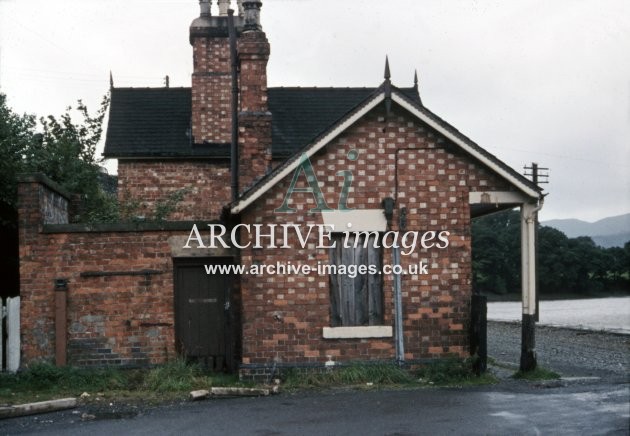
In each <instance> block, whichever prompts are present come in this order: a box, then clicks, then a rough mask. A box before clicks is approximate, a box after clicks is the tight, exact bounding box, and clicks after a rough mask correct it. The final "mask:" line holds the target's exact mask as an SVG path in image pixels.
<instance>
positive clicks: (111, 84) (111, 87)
mask: <svg viewBox="0 0 630 436" xmlns="http://www.w3.org/2000/svg"><path fill="white" fill-rule="evenodd" d="M113 88H114V76H113V75H112V70H109V89H113Z"/></svg>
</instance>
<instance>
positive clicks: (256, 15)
mask: <svg viewBox="0 0 630 436" xmlns="http://www.w3.org/2000/svg"><path fill="white" fill-rule="evenodd" d="M261 7H262V2H261V1H259V0H244V1H243V17H244V20H245V26H244V28H243V30H244V31H245V32H247V31H260V30H262V26H261V25H260V8H261Z"/></svg>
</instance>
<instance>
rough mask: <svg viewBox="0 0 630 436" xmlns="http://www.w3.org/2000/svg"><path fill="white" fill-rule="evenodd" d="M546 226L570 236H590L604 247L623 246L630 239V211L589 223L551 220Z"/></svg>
mask: <svg viewBox="0 0 630 436" xmlns="http://www.w3.org/2000/svg"><path fill="white" fill-rule="evenodd" d="M541 224H542V225H544V226H549V227H553V228H555V229H558V230H560V231H561V232H563V233H564V234H565V235H567V236H568V237H569V238H576V237H578V236H590V237H591V238H593V241H595V243H596V244H598V245H600V246H602V247H622V246H623V245H624V244H625V243H626V242H628V241H630V213H627V214H624V215H618V216H613V217H608V218H604V219H601V220H599V221H595V222H594V223H589V222H587V221H582V220H578V219H560V220H549V221H543V222H542V223H541Z"/></svg>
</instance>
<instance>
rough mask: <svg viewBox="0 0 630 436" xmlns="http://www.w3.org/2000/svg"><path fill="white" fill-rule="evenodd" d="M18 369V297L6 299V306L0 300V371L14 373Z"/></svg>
mask: <svg viewBox="0 0 630 436" xmlns="http://www.w3.org/2000/svg"><path fill="white" fill-rule="evenodd" d="M4 327H6V334H5V332H4V330H3V328H4ZM19 367H20V297H15V298H7V300H6V305H4V303H2V299H0V370H2V371H9V372H16V371H17V370H18V368H19Z"/></svg>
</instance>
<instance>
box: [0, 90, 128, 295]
mask: <svg viewBox="0 0 630 436" xmlns="http://www.w3.org/2000/svg"><path fill="white" fill-rule="evenodd" d="M108 105H109V97H108V96H105V97H104V98H103V100H102V103H101V106H100V108H99V110H98V111H97V112H96V114H95V115H93V116H92V115H90V113H89V112H88V110H87V108H86V106H85V105H84V104H83V103H82V102H81V101H79V102H78V105H77V108H76V110H77V112H78V115H79V117H80V119H81V122H79V123H75V122H74V121H73V120H72V111H73V110H72V108H71V107H69V108H67V110H66V112H65V113H64V114H63V115H61V116H60V117H59V118H56V117H54V116H52V115H51V116H48V117H45V118H41V119H40V120H39V124H38V123H37V120H36V118H35V116H34V115H18V114H16V113H14V112H13V111H12V110H11V109H10V108H9V107H8V106H7V102H6V96H5V95H4V94H0V243H1V244H2V247H3V250H2V255H1V258H0V264H1V267H0V273H2V277H3V279H4V280H5V285H4V286H2V289H3V291H2V295H0V296H2V297H4V296H7V295H17V292H18V288H19V274H18V265H19V258H18V239H17V222H18V219H17V218H18V217H17V177H18V174H20V173H32V172H41V173H44V174H46V175H47V176H48V177H50V178H51V179H52V180H54V181H55V182H57V183H59V184H60V185H61V186H63V187H64V188H65V189H67V190H68V191H70V192H72V193H76V194H77V195H78V196H79V197H80V200H81V203H82V207H81V210H80V213H79V215H78V216H77V219H78V220H80V221H90V220H95V219H103V218H105V219H106V218H107V217H108V216H109V215H114V214H115V211H116V207H115V205H116V202H115V198H114V197H113V196H111V195H109V194H107V193H105V192H104V191H103V190H102V189H101V187H100V183H99V179H100V178H101V177H102V169H101V167H100V164H101V162H102V161H101V159H100V158H98V157H97V156H96V145H97V143H98V141H99V140H100V138H101V134H102V124H103V118H104V117H105V113H106V111H107V107H108Z"/></svg>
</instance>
